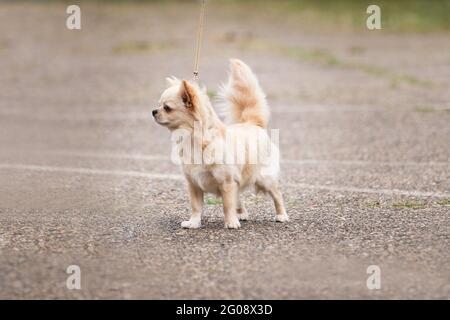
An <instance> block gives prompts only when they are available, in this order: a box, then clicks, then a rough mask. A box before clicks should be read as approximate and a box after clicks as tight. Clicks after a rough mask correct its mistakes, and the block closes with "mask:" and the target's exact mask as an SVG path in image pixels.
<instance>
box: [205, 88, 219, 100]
mask: <svg viewBox="0 0 450 320" xmlns="http://www.w3.org/2000/svg"><path fill="white" fill-rule="evenodd" d="M206 94H207V95H208V97H209V98H210V99H212V98H214V97H215V96H216V95H217V92H216V91H215V90H212V89H208V90H207V91H206Z"/></svg>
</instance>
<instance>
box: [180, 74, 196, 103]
mask: <svg viewBox="0 0 450 320" xmlns="http://www.w3.org/2000/svg"><path fill="white" fill-rule="evenodd" d="M180 97H181V100H182V101H183V103H184V106H185V107H186V108H193V107H195V105H196V103H197V94H196V92H195V88H194V87H193V86H192V85H191V84H190V83H189V82H188V81H186V80H183V81H182V82H181V87H180Z"/></svg>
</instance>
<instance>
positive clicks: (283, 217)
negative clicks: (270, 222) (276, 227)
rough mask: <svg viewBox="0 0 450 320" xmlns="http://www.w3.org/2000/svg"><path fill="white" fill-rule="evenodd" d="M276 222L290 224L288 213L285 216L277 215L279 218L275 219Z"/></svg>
mask: <svg viewBox="0 0 450 320" xmlns="http://www.w3.org/2000/svg"><path fill="white" fill-rule="evenodd" d="M275 220H276V221H277V222H288V221H289V216H288V215H287V214H286V213H285V214H277V217H276V218H275Z"/></svg>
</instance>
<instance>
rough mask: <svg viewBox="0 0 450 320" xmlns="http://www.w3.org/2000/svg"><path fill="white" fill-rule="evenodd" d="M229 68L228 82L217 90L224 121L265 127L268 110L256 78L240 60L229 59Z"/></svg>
mask: <svg viewBox="0 0 450 320" xmlns="http://www.w3.org/2000/svg"><path fill="white" fill-rule="evenodd" d="M230 69H231V70H230V74H229V78H228V83H227V84H225V85H224V86H222V87H221V90H220V92H219V98H220V99H221V100H222V101H221V102H222V105H223V107H222V114H224V115H225V117H226V122H227V123H243V122H247V123H251V124H254V125H256V126H259V127H261V128H266V127H267V123H268V122H269V117H270V111H269V106H268V105H267V101H266V96H265V94H264V92H263V91H262V89H261V87H260V86H259V83H258V79H257V78H256V76H255V75H254V73H253V72H252V70H251V69H250V67H249V66H247V65H246V64H245V63H244V62H242V61H241V60H238V59H231V60H230Z"/></svg>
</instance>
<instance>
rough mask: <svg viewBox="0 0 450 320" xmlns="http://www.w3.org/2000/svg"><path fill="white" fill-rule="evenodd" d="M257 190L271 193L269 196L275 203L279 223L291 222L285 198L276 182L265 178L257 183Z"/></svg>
mask: <svg viewBox="0 0 450 320" xmlns="http://www.w3.org/2000/svg"><path fill="white" fill-rule="evenodd" d="M256 185H257V188H259V189H261V190H262V191H264V192H267V193H269V195H270V196H271V197H272V199H273V203H274V204H275V211H276V213H277V215H276V221H278V222H287V221H289V216H288V215H287V213H286V208H285V207H284V200H283V196H282V194H281V192H280V189H279V187H278V183H277V181H276V180H274V179H271V178H264V179H261V180H259V181H257V182H256Z"/></svg>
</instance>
